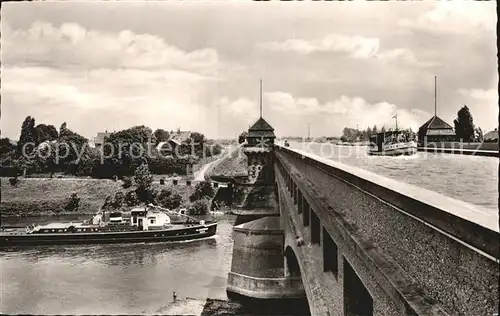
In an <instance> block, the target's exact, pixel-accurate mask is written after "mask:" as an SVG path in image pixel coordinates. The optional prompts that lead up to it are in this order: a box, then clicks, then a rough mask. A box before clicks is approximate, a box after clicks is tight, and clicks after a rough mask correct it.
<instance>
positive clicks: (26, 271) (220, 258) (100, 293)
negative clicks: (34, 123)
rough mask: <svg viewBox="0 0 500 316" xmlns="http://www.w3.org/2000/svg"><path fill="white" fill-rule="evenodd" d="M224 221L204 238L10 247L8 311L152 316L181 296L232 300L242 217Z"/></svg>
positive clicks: (0, 301)
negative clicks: (230, 280)
mask: <svg viewBox="0 0 500 316" xmlns="http://www.w3.org/2000/svg"><path fill="white" fill-rule="evenodd" d="M71 220H73V219H71ZM218 220H219V225H218V227H217V235H216V236H215V237H212V238H207V239H204V240H197V241H189V242H176V243H150V244H144V243H142V244H140V243H138V244H120V245H95V246H88V245H74V246H38V247H31V248H24V249H22V250H19V249H11V250H2V251H0V274H1V291H0V292H1V296H0V313H2V314H38V315H49V314H71V315H75V314H88V315H95V314H106V315H107V314H134V315H138V314H145V315H150V314H155V313H158V312H162V311H165V310H166V307H168V305H169V304H171V302H172V293H173V291H175V292H176V293H177V296H178V299H184V298H195V299H201V300H204V299H206V298H213V299H227V297H226V282H227V274H228V272H229V269H230V267H231V254H232V248H233V240H232V226H233V224H234V222H235V216H230V215H223V216H220V217H219V218H218ZM45 221H47V219H45ZM4 222H5V224H9V220H8V219H5V220H4ZM25 222H26V224H30V223H32V222H34V219H32V218H25ZM37 222H40V220H38V221H37ZM16 224H20V222H19V220H17V223H16Z"/></svg>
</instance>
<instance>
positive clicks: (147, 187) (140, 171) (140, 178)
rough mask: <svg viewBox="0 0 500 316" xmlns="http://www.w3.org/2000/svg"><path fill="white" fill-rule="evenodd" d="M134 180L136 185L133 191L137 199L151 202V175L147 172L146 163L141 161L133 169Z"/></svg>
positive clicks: (152, 194) (152, 193)
mask: <svg viewBox="0 0 500 316" xmlns="http://www.w3.org/2000/svg"><path fill="white" fill-rule="evenodd" d="M134 181H135V184H136V187H137V188H136V190H135V193H136V194H137V198H138V199H139V201H141V202H144V203H148V202H152V200H153V198H154V192H153V188H152V183H153V176H152V175H151V173H150V172H149V168H148V165H147V164H145V163H143V164H142V165H140V166H139V167H138V168H137V169H136V170H135V174H134Z"/></svg>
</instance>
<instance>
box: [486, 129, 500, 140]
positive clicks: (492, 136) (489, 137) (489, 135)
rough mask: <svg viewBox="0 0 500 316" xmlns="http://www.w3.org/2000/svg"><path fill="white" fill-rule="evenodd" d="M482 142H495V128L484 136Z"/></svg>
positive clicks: (496, 132) (496, 134)
mask: <svg viewBox="0 0 500 316" xmlns="http://www.w3.org/2000/svg"><path fill="white" fill-rule="evenodd" d="M483 138H484V140H495V139H498V129H497V128H495V129H494V130H492V131H490V132H488V133H486V134H484V137H483Z"/></svg>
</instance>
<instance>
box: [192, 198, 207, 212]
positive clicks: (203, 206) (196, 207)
mask: <svg viewBox="0 0 500 316" xmlns="http://www.w3.org/2000/svg"><path fill="white" fill-rule="evenodd" d="M208 210H209V201H208V199H201V200H198V201H194V202H193V203H192V204H191V205H189V206H188V213H189V215H207V214H208Z"/></svg>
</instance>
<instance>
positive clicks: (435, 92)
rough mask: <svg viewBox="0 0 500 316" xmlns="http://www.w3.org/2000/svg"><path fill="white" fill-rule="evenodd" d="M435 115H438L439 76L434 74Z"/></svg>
mask: <svg viewBox="0 0 500 316" xmlns="http://www.w3.org/2000/svg"><path fill="white" fill-rule="evenodd" d="M434 116H437V77H436V76H434Z"/></svg>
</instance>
